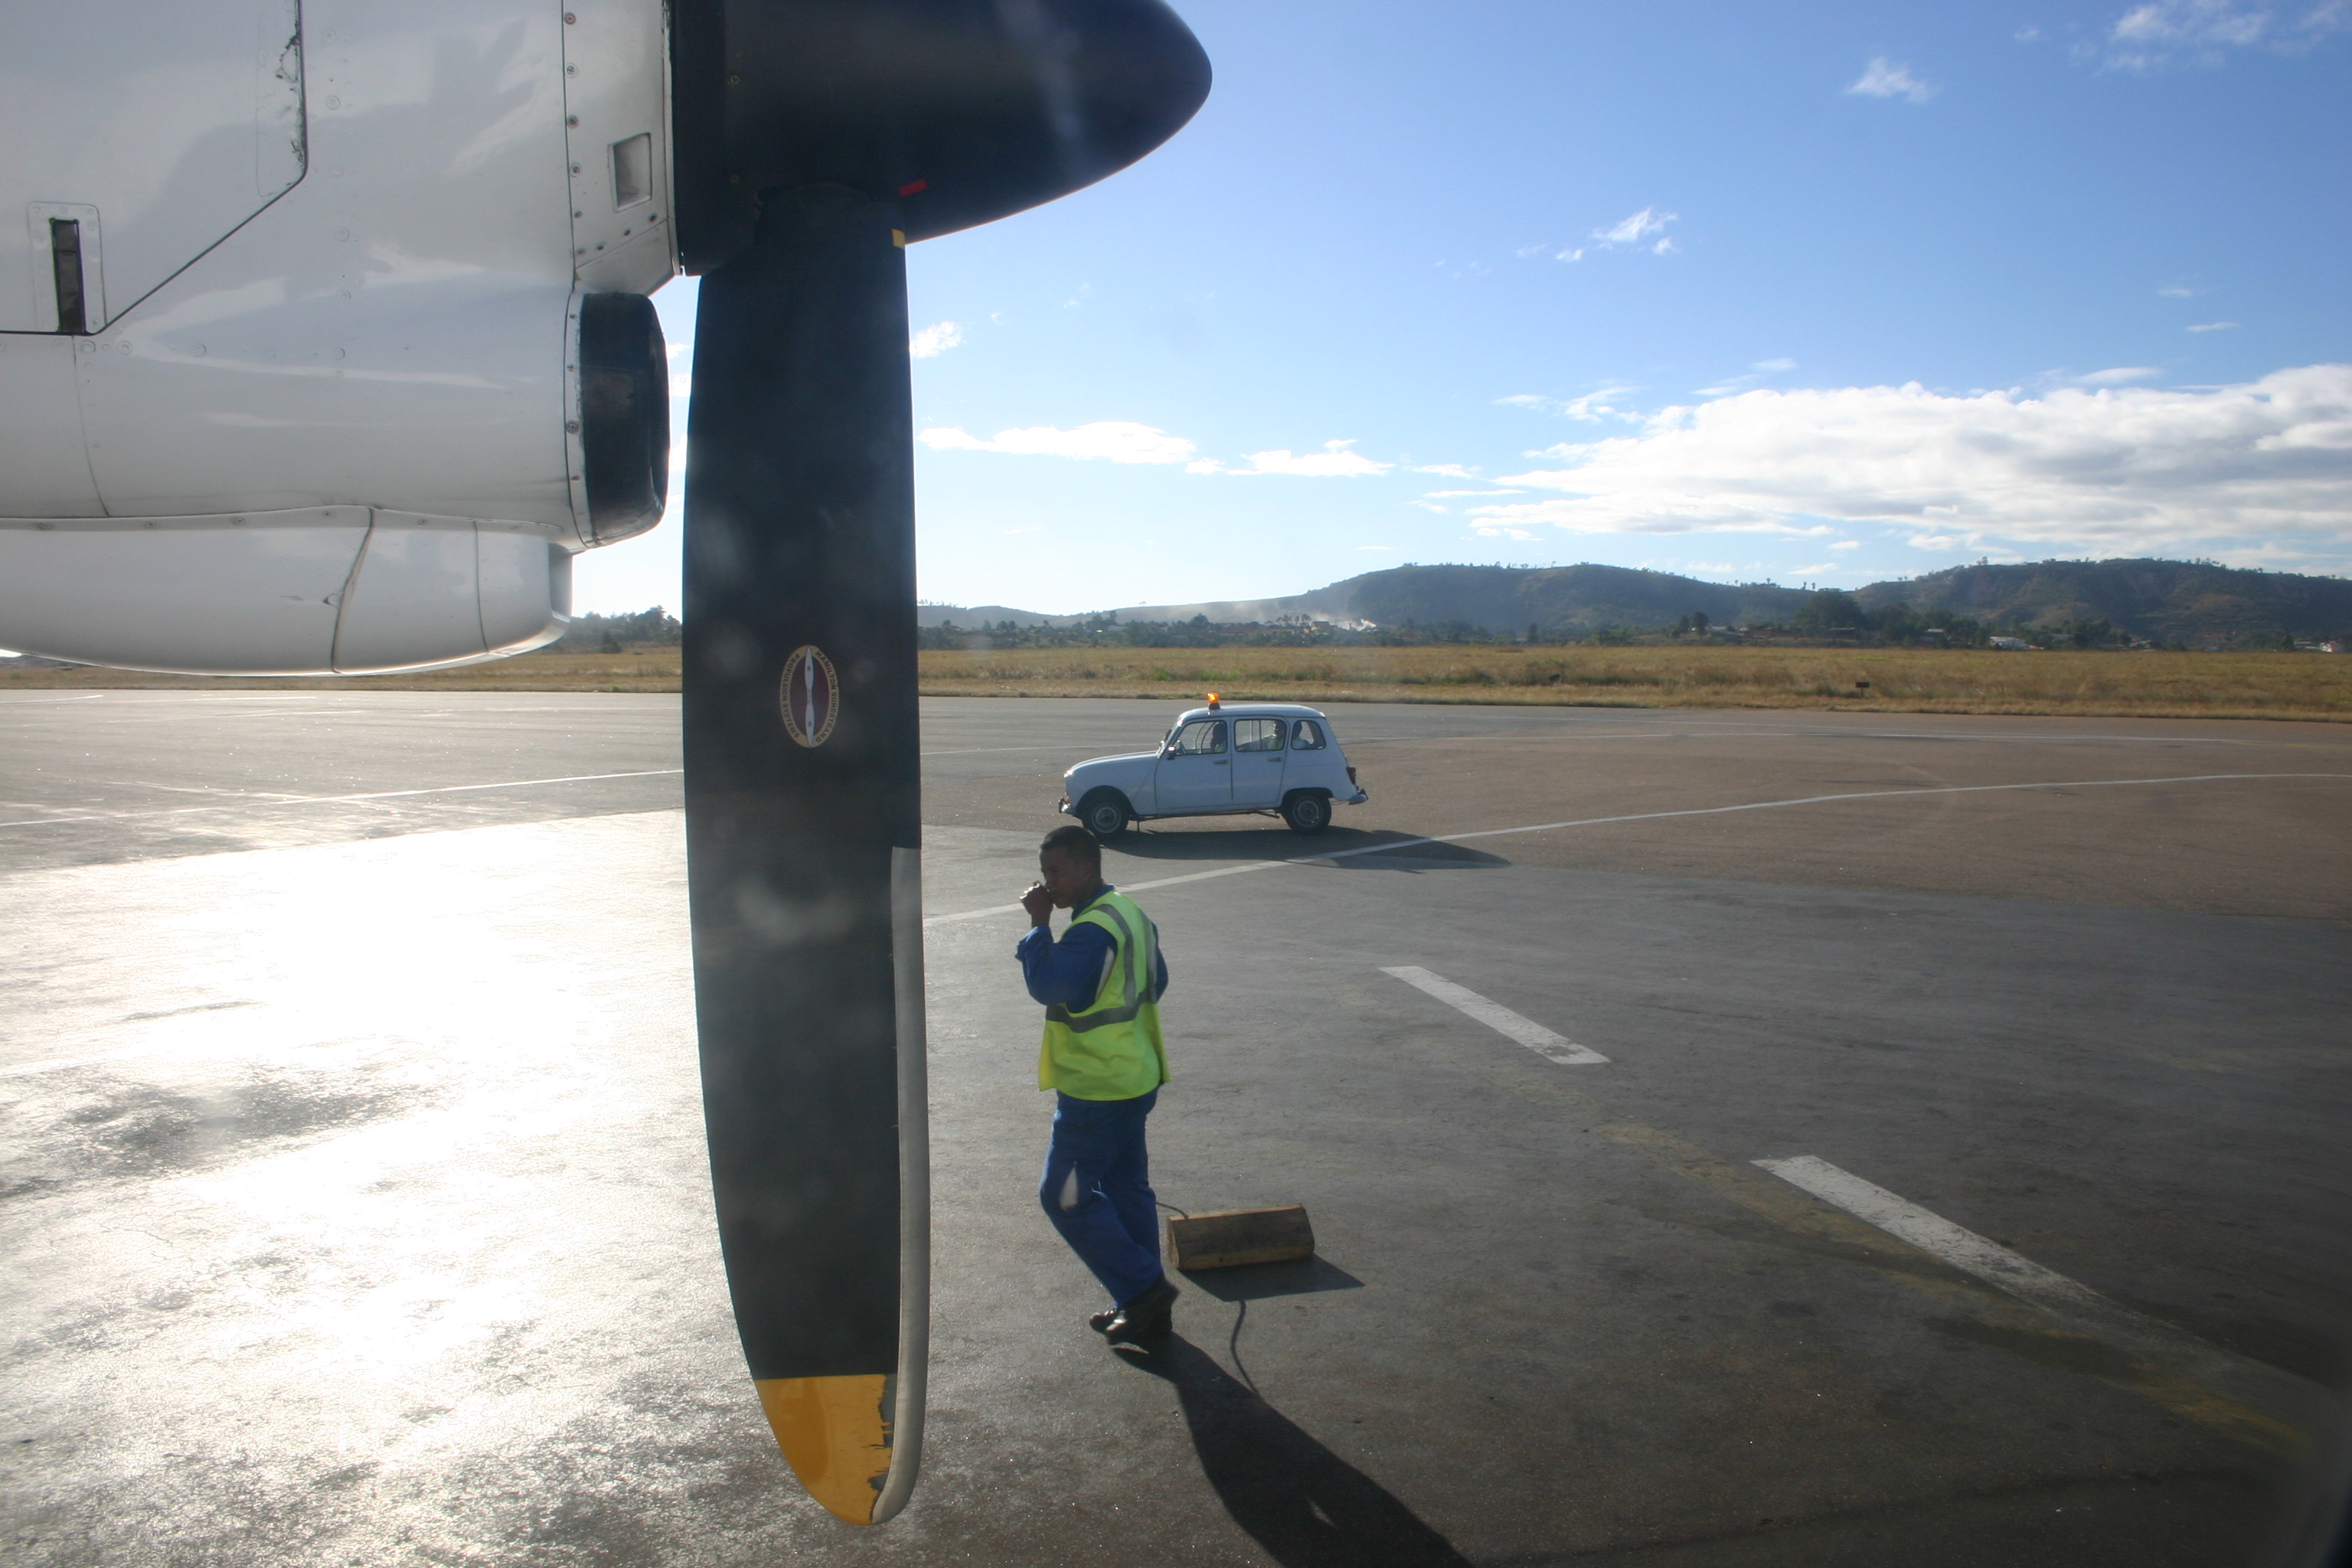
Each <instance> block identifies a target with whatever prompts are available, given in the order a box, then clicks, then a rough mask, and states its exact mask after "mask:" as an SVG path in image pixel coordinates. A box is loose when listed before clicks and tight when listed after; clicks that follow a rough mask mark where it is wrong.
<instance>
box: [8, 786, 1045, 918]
mask: <svg viewBox="0 0 2352 1568" xmlns="http://www.w3.org/2000/svg"><path fill="white" fill-rule="evenodd" d="M685 771H686V770H685V769H684V768H638V769H636V770H635V771H634V772H630V773H571V774H568V775H566V776H564V777H562V778H553V779H501V780H499V782H498V783H496V784H435V785H433V786H431V787H430V788H426V789H386V790H375V791H373V792H371V793H369V794H366V795H274V796H253V797H249V804H248V805H245V806H228V805H182V806H174V807H173V808H172V809H170V810H168V811H89V812H83V813H81V814H79V816H44V817H31V818H27V819H26V820H24V821H21V822H0V827H44V826H49V825H51V824H53V823H63V822H135V821H143V820H147V819H149V818H153V817H163V816H187V815H189V814H190V813H193V812H205V811H230V810H241V809H250V810H261V809H265V808H268V807H272V806H281V805H345V804H348V803H349V802H352V801H361V800H400V799H404V798H406V797H408V796H410V795H467V794H470V793H472V792H474V791H477V790H486V789H530V788H533V787H535V786H537V785H540V784H594V783H597V782H598V781H600V780H604V779H652V778H667V777H669V776H671V775H674V774H677V773H684V772H685ZM157 787H164V786H157ZM1013 907H1014V908H1016V909H1017V908H1019V907H1020V906H1019V905H1017V904H1016V905H1015V906H1013Z"/></svg>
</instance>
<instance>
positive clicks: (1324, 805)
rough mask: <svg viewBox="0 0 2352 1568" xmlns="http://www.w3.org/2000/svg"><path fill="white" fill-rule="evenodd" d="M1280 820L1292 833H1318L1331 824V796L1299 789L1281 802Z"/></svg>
mask: <svg viewBox="0 0 2352 1568" xmlns="http://www.w3.org/2000/svg"><path fill="white" fill-rule="evenodd" d="M1282 820H1283V821H1285V822H1286V823H1288V824H1290V831H1291V832H1293V833H1320V832H1322V831H1323V830H1324V829H1325V828H1327V827H1328V826H1331V797H1330V796H1329V795H1324V794H1321V793H1319V792H1318V791H1316V790H1301V791H1299V792H1298V793H1297V795H1292V796H1291V797H1290V798H1289V799H1288V800H1286V801H1284V802H1283V803H1282Z"/></svg>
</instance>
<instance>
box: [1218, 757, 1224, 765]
mask: <svg viewBox="0 0 2352 1568" xmlns="http://www.w3.org/2000/svg"><path fill="white" fill-rule="evenodd" d="M1224 765H1225V759H1224V758H1223V757H1219V758H1218V759H1217V766H1219V767H1221V768H1222V767H1223V766H1224Z"/></svg>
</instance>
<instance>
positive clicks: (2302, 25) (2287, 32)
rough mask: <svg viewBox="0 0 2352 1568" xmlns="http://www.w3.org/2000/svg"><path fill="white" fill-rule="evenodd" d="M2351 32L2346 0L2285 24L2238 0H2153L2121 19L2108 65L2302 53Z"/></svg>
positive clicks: (2110, 40)
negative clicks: (2257, 51) (2258, 51)
mask: <svg viewBox="0 0 2352 1568" xmlns="http://www.w3.org/2000/svg"><path fill="white" fill-rule="evenodd" d="M2347 30H2352V5H2347V4H2346V0H2321V3H2320V4H2318V5H2306V6H2305V7H2303V8H2302V10H2301V11H2300V14H2298V15H2294V16H2290V17H2289V18H2288V19H2287V20H2286V21H2285V22H2284V23H2282V22H2281V21H2280V19H2279V17H2278V15H2277V14H2276V13H2275V12H2273V11H2272V10H2270V9H2269V8H2267V7H2265V6H2260V5H2238V4H2237V3H2236V0H2149V3H2148V4H2147V5H2135V6H2133V7H2132V8H2131V9H2130V10H2128V11H2126V12H2125V13H2124V14H2123V15H2122V16H2119V17H2117V18H2116V25H2115V26H2114V27H2113V28H2112V29H2111V30H2110V31H2109V33H2108V35H2107V64H2108V65H2110V66H2113V67H2115V68H2118V69H2122V70H2150V69H2154V68H2158V67H2162V66H2167V65H2171V64H2175V63H2187V64H2190V65H2200V66H2218V65H2220V64H2221V62H2222V61H2223V60H2224V59H2225V58H2228V56H2229V53H2230V51H2231V50H2232V49H2252V48H2263V49H2269V50H2272V51H2273V52H2275V53H2278V54H2288V55H2294V54H2301V53H2303V52H2304V51H2305V50H2306V49H2308V48H2310V47H2312V46H2314V45H2315V44H2316V43H2318V42H2319V41H2320V40H2321V39H2322V38H2325V37H2328V36H2329V35H2331V34H2335V33H2341V32H2345V31H2347Z"/></svg>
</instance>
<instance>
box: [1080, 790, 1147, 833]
mask: <svg viewBox="0 0 2352 1568" xmlns="http://www.w3.org/2000/svg"><path fill="white" fill-rule="evenodd" d="M1078 820H1079V821H1080V822H1083V823H1085V824H1086V826H1087V832H1088V833H1091V834H1093V835H1094V836H1095V837H1097V838H1116V837H1118V836H1119V835H1120V834H1122V833H1124V832H1126V831H1127V825H1128V824H1129V822H1131V821H1133V820H1134V814H1133V813H1131V812H1129V810H1128V809H1127V799H1126V797H1125V796H1123V795H1120V794H1119V793H1118V791H1117V790H1115V789H1098V790H1097V791H1095V792H1094V794H1092V795H1088V796H1087V798H1086V799H1084V800H1082V801H1080V802H1078Z"/></svg>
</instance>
